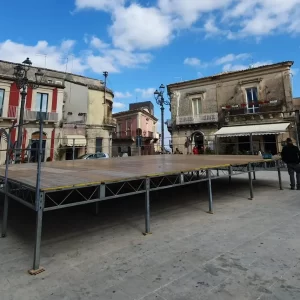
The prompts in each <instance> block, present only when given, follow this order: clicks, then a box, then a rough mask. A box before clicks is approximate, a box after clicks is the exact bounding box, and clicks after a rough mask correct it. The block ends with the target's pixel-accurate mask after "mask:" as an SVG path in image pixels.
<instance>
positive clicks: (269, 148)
mask: <svg viewBox="0 0 300 300" xmlns="http://www.w3.org/2000/svg"><path fill="white" fill-rule="evenodd" d="M264 144H265V152H267V153H272V155H275V154H277V153H278V151H277V145H276V135H275V134H268V135H264Z"/></svg>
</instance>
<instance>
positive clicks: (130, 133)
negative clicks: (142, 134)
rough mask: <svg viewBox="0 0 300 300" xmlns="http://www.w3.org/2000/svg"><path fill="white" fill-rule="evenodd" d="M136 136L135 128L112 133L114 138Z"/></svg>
mask: <svg viewBox="0 0 300 300" xmlns="http://www.w3.org/2000/svg"><path fill="white" fill-rule="evenodd" d="M135 136H136V132H135V131H134V130H127V131H119V132H113V134H112V138H113V139H132V138H133V137H135Z"/></svg>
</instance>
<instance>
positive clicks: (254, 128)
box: [215, 123, 290, 137]
mask: <svg viewBox="0 0 300 300" xmlns="http://www.w3.org/2000/svg"><path fill="white" fill-rule="evenodd" d="M289 125H290V123H275V124H261V125H248V126H231V127H222V128H221V129H220V130H218V131H217V132H216V133H215V135H216V136H218V137H231V136H249V135H267V134H280V133H284V132H286V130H287V128H288V127H289Z"/></svg>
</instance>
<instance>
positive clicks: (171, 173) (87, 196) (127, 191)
mask: <svg viewBox="0 0 300 300" xmlns="http://www.w3.org/2000/svg"><path fill="white" fill-rule="evenodd" d="M266 168H273V169H274V168H276V169H277V171H278V179H279V188H280V189H282V183H281V173H280V160H279V158H273V159H271V160H264V159H261V158H260V157H258V156H231V155H226V156H220V155H153V156H135V157H127V158H111V159H101V160H74V161H58V162H48V163H43V164H42V172H41V177H40V179H41V181H40V190H38V191H36V180H37V165H36V164H22V165H9V168H8V172H7V174H5V168H4V167H3V168H0V177H1V178H2V185H1V188H0V192H1V193H2V194H3V195H4V209H3V219H2V237H5V236H6V231H7V215H8V203H9V200H10V199H13V200H16V201H18V202H20V203H21V204H23V205H25V206H27V207H29V208H31V209H32V210H34V211H35V212H36V238H35V247H34V258H33V268H32V270H31V271H30V274H38V273H39V272H41V271H43V270H44V269H43V268H41V267H40V246H41V235H42V219H43V213H44V212H47V211H51V210H55V209H61V208H67V207H71V206H77V205H84V204H89V203H95V209H96V213H97V212H98V203H99V201H104V200H109V199H113V198H118V197H125V196H130V195H135V194H145V232H144V234H150V233H151V231H150V192H152V191H157V190H161V189H167V188H172V187H176V186H181V185H188V184H196V183H199V182H207V189H208V213H211V214H212V213H213V198H212V185H211V182H212V180H214V179H217V178H220V177H228V178H229V180H231V177H232V176H234V175H239V174H243V173H248V181H249V191H250V197H249V199H253V197H254V196H253V185H252V180H253V179H255V172H256V171H259V170H263V169H266ZM252 174H253V176H252Z"/></svg>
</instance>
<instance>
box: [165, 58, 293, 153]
mask: <svg viewBox="0 0 300 300" xmlns="http://www.w3.org/2000/svg"><path fill="white" fill-rule="evenodd" d="M292 65H293V62H292V61H286V62H281V63H276V64H272V65H265V66H261V67H256V68H249V69H247V70H242V71H234V72H227V73H221V74H216V75H213V76H209V77H205V78H199V79H195V80H190V81H185V82H180V83H174V84H169V85H168V87H167V88H168V92H172V95H173V97H172V103H171V115H172V119H171V121H170V122H169V124H170V125H169V126H168V127H169V129H170V131H171V133H172V143H173V149H175V148H179V150H180V151H182V152H183V153H191V152H192V149H193V147H194V146H196V147H197V148H198V149H199V151H200V152H203V151H206V152H208V153H211V152H214V153H219V154H246V153H257V152H258V151H261V152H271V153H273V154H275V153H278V152H280V151H281V148H282V144H283V141H284V140H285V139H286V137H288V136H291V137H292V138H293V139H294V141H295V142H297V140H298V135H297V130H296V128H297V124H298V114H297V112H295V111H294V107H293V96H292V89H291V66H292Z"/></svg>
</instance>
